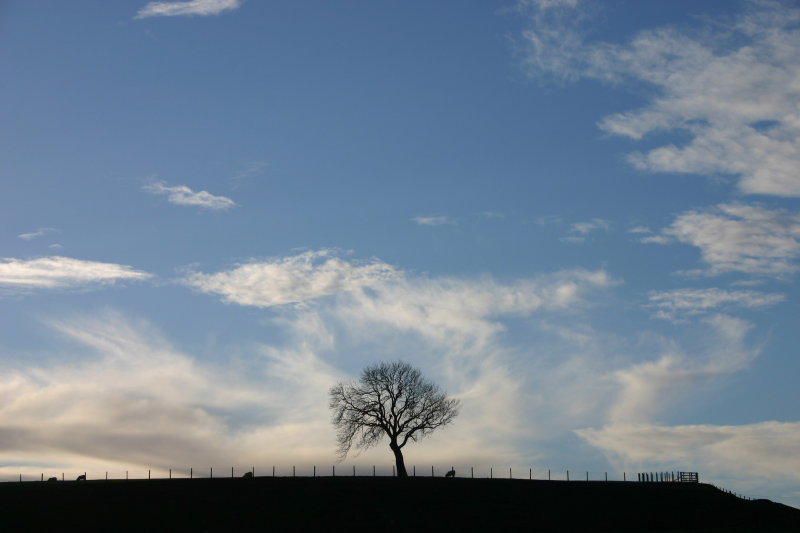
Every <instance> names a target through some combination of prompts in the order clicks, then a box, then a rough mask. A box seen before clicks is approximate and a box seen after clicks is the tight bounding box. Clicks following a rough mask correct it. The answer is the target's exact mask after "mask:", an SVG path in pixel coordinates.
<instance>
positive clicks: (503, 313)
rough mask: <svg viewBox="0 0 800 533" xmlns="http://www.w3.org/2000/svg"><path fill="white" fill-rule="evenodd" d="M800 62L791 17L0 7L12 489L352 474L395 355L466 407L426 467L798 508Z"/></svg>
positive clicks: (641, 5) (627, 11) (5, 414)
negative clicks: (704, 487)
mask: <svg viewBox="0 0 800 533" xmlns="http://www.w3.org/2000/svg"><path fill="white" fill-rule="evenodd" d="M798 52H800V10H798V8H797V6H796V5H795V4H792V3H790V2H787V3H781V2H771V1H758V2H755V1H753V2H732V1H724V2H713V1H704V2H697V1H692V2H681V1H674V2H634V1H630V2H627V1H614V2H581V1H579V0H563V1H559V0H530V1H520V2H518V3H514V2H506V3H496V2H409V3H403V4H391V3H367V2H336V3H335V2H303V3H297V2H282V1H275V2H272V1H256V0H249V1H246V2H240V1H237V0H194V1H192V2H150V3H148V2H146V1H142V2H138V3H137V2H81V1H77V2H69V3H67V2H57V3H49V4H47V5H45V4H41V3H30V2H13V1H12V2H4V3H3V5H2V6H1V7H0V71H1V72H3V73H4V74H5V75H4V76H3V78H2V82H0V124H2V126H0V136H1V137H0V250H2V253H0V257H2V259H0V398H1V399H2V401H0V475H1V476H4V477H5V478H8V479H12V478H15V477H16V476H18V475H19V473H20V472H22V473H23V474H25V475H32V476H33V475H35V476H37V477H38V475H39V473H40V472H44V473H45V474H47V475H56V474H57V473H59V472H63V471H67V472H70V471H75V472H76V475H77V473H82V472H84V471H87V470H89V471H90V472H94V473H95V474H96V475H100V474H99V473H102V472H104V471H111V472H112V474H113V473H114V472H122V471H123V470H130V471H132V472H140V473H141V472H144V470H147V469H154V470H156V471H164V472H166V470H167V469H168V468H173V469H175V470H176V471H182V470H188V468H189V467H190V466H194V467H195V468H198V469H199V468H200V467H203V468H205V467H206V466H215V467H218V468H228V467H230V466H231V465H235V466H238V467H241V468H248V467H249V466H251V465H258V466H257V468H263V469H267V468H269V467H271V466H272V465H277V466H278V468H279V471H280V469H281V468H283V469H285V470H286V471H288V469H289V467H290V466H291V465H301V466H303V467H304V468H307V467H309V466H310V465H314V464H317V465H330V464H333V463H334V461H335V435H334V430H333V428H332V426H331V424H330V413H329V412H328V408H327V390H328V388H329V387H330V386H331V385H332V384H333V383H335V382H336V381H337V380H341V379H347V378H349V377H354V376H356V375H357V374H358V373H359V371H360V369H361V368H363V367H364V366H365V365H367V364H370V363H373V362H375V361H379V360H391V359H396V358H402V359H404V360H406V361H409V362H410V363H412V364H414V365H416V366H418V367H420V368H421V369H422V370H423V372H424V373H425V374H426V375H427V376H428V377H430V378H431V379H433V380H434V381H436V382H438V383H439V384H441V385H442V387H443V388H445V389H446V390H447V391H448V392H449V393H450V394H451V395H453V396H456V397H458V398H460V399H461V401H462V405H463V407H462V411H461V414H460V416H459V418H457V420H456V422H455V423H454V424H453V425H452V426H450V427H448V428H446V429H444V430H441V431H439V432H438V433H437V434H435V435H434V436H432V437H431V438H430V439H427V440H425V441H424V442H421V443H418V444H416V445H414V446H410V447H409V448H407V449H406V463H407V464H409V465H414V464H416V465H430V464H437V465H442V467H444V466H447V467H449V466H451V465H455V466H456V470H462V471H463V470H464V469H465V468H468V467H469V466H475V467H476V468H477V469H479V470H480V471H481V472H482V471H484V470H487V471H488V469H489V468H490V467H494V468H496V469H497V468H507V467H509V466H512V467H514V468H516V469H518V470H520V471H523V470H524V471H527V469H528V468H534V469H535V471H538V472H544V470H546V469H551V470H552V471H553V472H565V471H566V470H568V469H569V470H572V471H590V472H592V473H593V474H592V475H597V476H598V477H599V476H601V475H602V473H603V472H605V471H608V472H609V475H610V476H612V477H622V474H621V473H622V472H623V471H627V472H637V471H642V470H647V471H656V470H696V471H699V472H700V473H701V478H704V479H705V480H707V481H712V482H715V483H718V484H721V485H723V486H725V487H727V488H730V489H732V490H735V491H737V492H741V493H744V494H746V495H749V496H753V497H768V498H772V499H775V500H778V501H781V502H784V503H788V504H791V505H795V506H798V505H800V477H798V476H799V474H798V472H800V462H798V456H797V453H796V450H797V449H798V446H799V445H800V420H798V418H797V407H798V405H800V392H798V390H799V389H798V387H797V386H796V381H797V376H798V375H800V361H798V358H797V357H796V353H797V346H798V341H799V340H800V333H798V329H797V327H796V324H797V319H798V301H800V293H799V292H798V289H797V285H796V279H797V270H798V267H799V265H800V210H798V207H799V206H798V197H800V175H799V174H798V170H797V169H798V168H800V165H798V163H800V53H798ZM387 452H388V450H387V449H384V448H383V447H378V448H376V449H375V450H372V451H369V452H366V453H364V454H362V455H360V456H358V457H354V458H351V459H348V461H349V462H352V463H354V464H357V465H371V464H378V465H383V466H382V467H381V468H384V470H388V469H389V468H390V465H391V456H390V455H391V454H389V453H387ZM559 475H562V474H559Z"/></svg>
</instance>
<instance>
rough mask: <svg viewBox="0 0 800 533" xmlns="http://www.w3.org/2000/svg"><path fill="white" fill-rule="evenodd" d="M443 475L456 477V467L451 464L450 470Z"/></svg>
mask: <svg viewBox="0 0 800 533" xmlns="http://www.w3.org/2000/svg"><path fill="white" fill-rule="evenodd" d="M444 477H456V469H455V468H453V467H452V466H451V467H450V471H449V472H447V473H446V474H445V475H444Z"/></svg>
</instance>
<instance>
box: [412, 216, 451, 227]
mask: <svg viewBox="0 0 800 533" xmlns="http://www.w3.org/2000/svg"><path fill="white" fill-rule="evenodd" d="M411 220H412V221H414V222H415V223H416V224H417V225H418V226H444V225H446V224H455V222H454V221H453V220H452V219H451V218H450V217H448V216H447V215H439V216H429V217H421V216H420V217H414V218H412V219H411Z"/></svg>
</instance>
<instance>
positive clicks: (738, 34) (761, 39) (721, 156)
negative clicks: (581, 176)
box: [521, 2, 800, 197]
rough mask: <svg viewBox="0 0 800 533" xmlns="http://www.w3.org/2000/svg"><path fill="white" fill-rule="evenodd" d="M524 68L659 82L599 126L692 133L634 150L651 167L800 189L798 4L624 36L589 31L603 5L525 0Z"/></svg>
mask: <svg viewBox="0 0 800 533" xmlns="http://www.w3.org/2000/svg"><path fill="white" fill-rule="evenodd" d="M521 5H522V6H523V11H524V12H526V13H528V15H529V17H530V21H531V27H530V28H529V29H528V30H527V31H526V32H525V33H524V34H523V41H524V42H525V45H526V47H527V48H526V52H525V54H524V58H525V59H524V68H525V69H526V71H527V72H528V74H529V75H530V76H532V77H535V78H538V79H556V80H558V81H561V82H566V81H575V80H577V79H579V78H582V77H587V78H594V79H598V80H602V81H606V82H612V83H615V84H626V83H637V84H643V85H644V86H645V87H651V88H652V89H653V91H652V93H651V94H652V96H651V97H650V101H649V103H648V104H647V105H646V106H644V107H642V108H640V109H636V110H631V111H627V112H622V113H616V114H614V115H610V116H607V117H605V118H603V119H602V120H601V121H600V122H599V127H600V128H601V129H602V130H604V131H606V132H608V133H611V134H615V135H622V136H625V137H629V138H631V139H633V140H640V139H642V138H643V137H644V136H645V135H647V134H649V133H653V132H663V131H673V132H679V133H681V134H688V135H689V136H690V140H689V141H688V142H687V143H685V144H682V145H678V144H668V145H663V146H660V147H657V148H654V149H652V150H649V151H647V152H636V153H632V154H630V156H629V158H628V160H629V161H630V163H631V164H632V165H634V166H635V167H636V168H638V169H640V170H643V171H649V172H671V173H692V174H701V175H711V176H717V175H720V174H723V175H734V176H737V177H738V186H739V189H740V190H741V191H742V192H744V193H747V194H771V195H777V196H790V197H796V196H800V175H798V173H797V172H796V169H797V167H798V165H800V113H798V108H797V103H798V99H800V94H798V91H797V87H798V84H800V53H798V51H800V33H798V32H797V31H796V24H797V22H798V21H800V9H798V8H797V6H796V5H794V4H792V3H789V2H749V3H745V4H744V5H745V8H744V9H743V10H742V11H741V12H740V13H739V14H738V15H736V16H735V17H732V18H730V19H729V20H727V21H716V24H715V25H714V26H713V27H709V28H705V29H704V30H702V31H696V32H694V33H691V32H688V31H679V30H677V29H674V28H669V27H666V28H659V29H654V30H648V31H642V32H640V33H638V34H637V35H635V36H634V37H633V39H631V40H630V41H629V42H627V43H625V44H612V43H607V42H591V41H587V40H586V35H588V31H587V27H588V22H589V21H591V20H592V11H593V10H595V9H597V6H596V5H593V4H588V3H585V2H583V3H578V2H544V3H542V2H535V3H530V2H524V3H522V4H521Z"/></svg>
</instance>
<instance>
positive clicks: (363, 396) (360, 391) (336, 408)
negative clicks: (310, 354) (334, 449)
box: [330, 361, 460, 477]
mask: <svg viewBox="0 0 800 533" xmlns="http://www.w3.org/2000/svg"><path fill="white" fill-rule="evenodd" d="M459 404H460V402H459V401H458V400H456V399H453V398H448V397H447V395H446V394H445V393H443V392H442V391H441V390H440V389H439V386H438V385H435V384H434V383H432V382H430V381H428V380H426V379H425V378H423V377H422V373H421V372H420V371H419V370H418V369H416V368H414V367H412V366H411V365H409V364H408V363H404V362H402V361H396V362H393V363H378V364H376V365H372V366H368V367H367V368H365V369H364V370H363V371H362V373H361V377H360V378H359V379H358V381H354V382H350V383H343V382H340V383H337V384H336V385H334V386H333V387H331V390H330V408H331V410H332V411H333V425H334V426H336V430H337V441H338V452H339V459H340V460H342V459H344V458H345V457H346V456H347V454H348V453H349V452H350V449H351V448H352V447H353V446H354V445H355V447H356V448H361V449H367V448H370V447H372V446H375V445H376V444H378V443H379V442H380V441H381V439H382V438H383V437H384V435H385V436H388V437H389V448H391V449H392V452H393V453H394V458H395V463H396V464H397V475H398V476H399V477H408V472H406V466H405V462H404V461H403V452H402V449H403V447H404V446H405V445H406V444H407V443H408V441H414V442H416V441H417V439H418V438H420V437H424V436H426V435H429V434H430V433H431V432H433V430H435V429H436V428H438V427H440V426H444V425H446V424H449V423H450V422H452V421H453V419H454V418H455V417H456V415H458V408H459Z"/></svg>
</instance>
